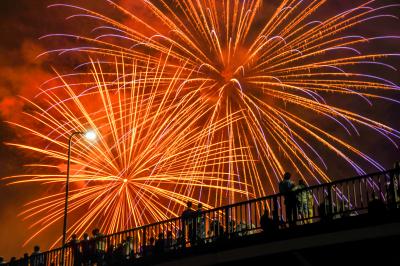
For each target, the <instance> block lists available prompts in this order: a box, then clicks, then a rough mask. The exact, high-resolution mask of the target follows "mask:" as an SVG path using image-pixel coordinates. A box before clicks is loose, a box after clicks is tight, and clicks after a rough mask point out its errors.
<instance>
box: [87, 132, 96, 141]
mask: <svg viewBox="0 0 400 266" xmlns="http://www.w3.org/2000/svg"><path fill="white" fill-rule="evenodd" d="M85 138H86V139H87V140H90V141H94V140H96V139H97V135H96V132H94V131H93V130H89V131H87V132H86V133H85Z"/></svg>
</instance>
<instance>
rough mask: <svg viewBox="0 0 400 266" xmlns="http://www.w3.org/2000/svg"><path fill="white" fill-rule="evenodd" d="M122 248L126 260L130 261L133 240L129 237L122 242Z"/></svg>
mask: <svg viewBox="0 0 400 266" xmlns="http://www.w3.org/2000/svg"><path fill="white" fill-rule="evenodd" d="M123 246H124V254H125V258H126V260H127V261H132V260H133V258H134V250H133V238H132V237H131V236H128V237H127V238H126V240H125V241H124V243H123Z"/></svg>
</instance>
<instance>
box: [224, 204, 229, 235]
mask: <svg viewBox="0 0 400 266" xmlns="http://www.w3.org/2000/svg"><path fill="white" fill-rule="evenodd" d="M229 230H230V228H229V207H225V236H226V238H229V236H230V232H229Z"/></svg>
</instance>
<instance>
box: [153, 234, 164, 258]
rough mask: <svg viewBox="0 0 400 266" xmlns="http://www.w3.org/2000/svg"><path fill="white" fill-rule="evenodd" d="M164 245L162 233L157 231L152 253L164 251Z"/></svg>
mask: <svg viewBox="0 0 400 266" xmlns="http://www.w3.org/2000/svg"><path fill="white" fill-rule="evenodd" d="M164 246H165V239H164V233H159V234H158V237H157V240H156V243H155V244H154V254H155V255H161V254H162V253H164Z"/></svg>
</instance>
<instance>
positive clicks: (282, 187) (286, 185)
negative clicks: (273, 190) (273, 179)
mask: <svg viewBox="0 0 400 266" xmlns="http://www.w3.org/2000/svg"><path fill="white" fill-rule="evenodd" d="M290 177H291V174H290V173H288V172H286V173H285V174H284V175H283V180H282V181H281V182H280V183H279V192H280V193H282V194H283V196H284V199H285V206H286V220H287V222H288V223H289V224H290V225H294V224H295V223H296V220H297V199H296V194H295V193H294V191H293V189H294V186H295V185H294V183H293V181H291V180H290Z"/></svg>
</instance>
